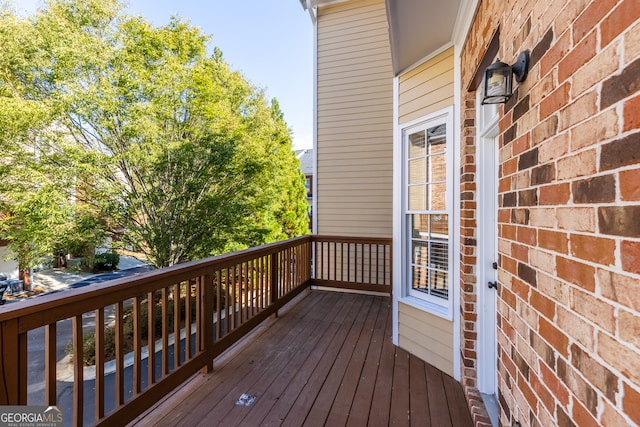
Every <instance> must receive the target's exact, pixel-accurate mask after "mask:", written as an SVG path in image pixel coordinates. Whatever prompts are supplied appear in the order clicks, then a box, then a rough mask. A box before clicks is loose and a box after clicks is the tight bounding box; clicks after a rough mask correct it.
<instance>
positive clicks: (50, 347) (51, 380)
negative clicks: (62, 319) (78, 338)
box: [2, 323, 98, 406]
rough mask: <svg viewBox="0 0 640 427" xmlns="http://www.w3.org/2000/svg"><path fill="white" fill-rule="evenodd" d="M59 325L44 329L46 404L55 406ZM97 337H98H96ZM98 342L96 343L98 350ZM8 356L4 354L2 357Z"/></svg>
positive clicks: (54, 324) (51, 324)
mask: <svg viewBox="0 0 640 427" xmlns="http://www.w3.org/2000/svg"><path fill="white" fill-rule="evenodd" d="M56 334H57V323H50V324H48V325H47V326H45V327H44V352H45V354H44V358H45V365H44V377H45V379H44V387H45V391H44V394H45V404H46V405H47V406H55V405H56V404H57V403H56V402H57V401H58V398H57V390H56V362H57V358H56V347H57V345H56V343H57V335H56ZM96 336H97V335H96ZM97 345H98V342H97V341H96V350H97ZM5 355H6V353H5V352H3V354H2V357H3V358H4V357H5Z"/></svg>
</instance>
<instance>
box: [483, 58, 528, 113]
mask: <svg viewBox="0 0 640 427" xmlns="http://www.w3.org/2000/svg"><path fill="white" fill-rule="evenodd" d="M528 72H529V51H528V50H525V51H524V52H520V55H518V60H517V61H516V63H515V64H513V65H507V64H505V63H504V62H500V60H497V61H496V62H494V63H493V64H491V65H489V66H488V67H487V69H486V70H485V72H484V97H483V98H482V104H483V105H484V104H504V103H505V102H507V101H508V100H509V98H511V94H512V91H511V77H512V76H515V78H516V81H517V82H518V83H522V82H523V81H524V80H525V79H526V78H527V73H528Z"/></svg>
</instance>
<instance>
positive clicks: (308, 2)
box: [300, 0, 348, 10]
mask: <svg viewBox="0 0 640 427" xmlns="http://www.w3.org/2000/svg"><path fill="white" fill-rule="evenodd" d="M345 1H348V0H300V4H301V5H302V7H303V9H304V10H307V9H309V8H310V7H311V8H313V7H318V6H327V5H330V4H332V3H342V2H345Z"/></svg>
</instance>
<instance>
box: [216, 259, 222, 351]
mask: <svg viewBox="0 0 640 427" xmlns="http://www.w3.org/2000/svg"><path fill="white" fill-rule="evenodd" d="M215 281H216V337H215V338H216V341H217V340H219V339H220V336H222V271H221V270H217V271H216V272H215Z"/></svg>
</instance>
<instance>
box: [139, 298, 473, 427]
mask: <svg viewBox="0 0 640 427" xmlns="http://www.w3.org/2000/svg"><path fill="white" fill-rule="evenodd" d="M267 322H268V327H261V328H260V329H259V330H258V331H257V332H255V333H254V334H252V335H251V336H250V337H249V339H248V340H247V339H245V340H243V341H241V342H240V343H238V345H237V346H236V347H233V348H232V349H230V350H229V351H228V352H227V353H224V354H223V355H221V356H220V357H219V358H218V359H216V361H215V363H214V371H213V372H212V373H209V374H197V375H196V376H194V377H193V378H192V379H191V380H189V382H187V383H186V384H185V385H184V386H183V387H182V388H180V389H179V390H177V391H176V392H175V393H174V394H173V395H172V396H168V397H167V398H166V399H165V400H164V401H163V402H161V403H160V404H158V405H156V407H155V408H153V409H152V410H151V411H149V412H148V413H147V414H145V415H144V416H143V417H141V418H139V419H138V420H136V422H137V424H138V425H139V426H143V425H149V423H152V424H153V425H166V426H169V425H171V426H181V425H182V426H189V427H191V426H194V425H202V426H214V425H224V426H229V425H244V426H256V425H261V426H273V425H278V426H279V425H289V426H300V425H305V426H306V425H308V426H313V425H327V426H340V425H348V426H375V425H382V426H386V425H400V426H410V425H421V426H428V425H432V426H456V427H458V426H471V425H472V421H471V416H470V415H469V411H468V409H467V404H466V402H465V399H464V394H463V391H462V388H461V386H460V384H459V383H458V382H456V381H455V380H454V379H453V378H451V377H448V376H447V375H445V374H443V373H442V372H440V371H439V370H437V369H436V368H434V367H433V366H431V365H429V364H426V363H424V362H423V361H421V360H420V359H418V358H417V357H415V356H413V355H410V354H409V353H407V352H406V351H404V350H402V349H399V348H398V347H395V346H394V345H393V344H392V343H391V330H392V328H391V310H390V301H389V299H388V297H384V296H367V295H356V294H340V293H335V292H325V291H312V292H309V293H306V294H304V295H302V296H301V297H300V298H298V299H296V300H295V301H293V302H292V303H290V304H289V305H287V306H286V307H285V308H283V309H282V311H281V313H280V316H279V317H278V318H277V319H269V320H268V321H267ZM242 393H247V394H251V395H255V396H256V401H255V402H254V403H253V404H252V405H251V406H248V407H247V406H241V405H236V404H235V402H236V401H237V400H238V398H239V397H240V395H241V394H242Z"/></svg>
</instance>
